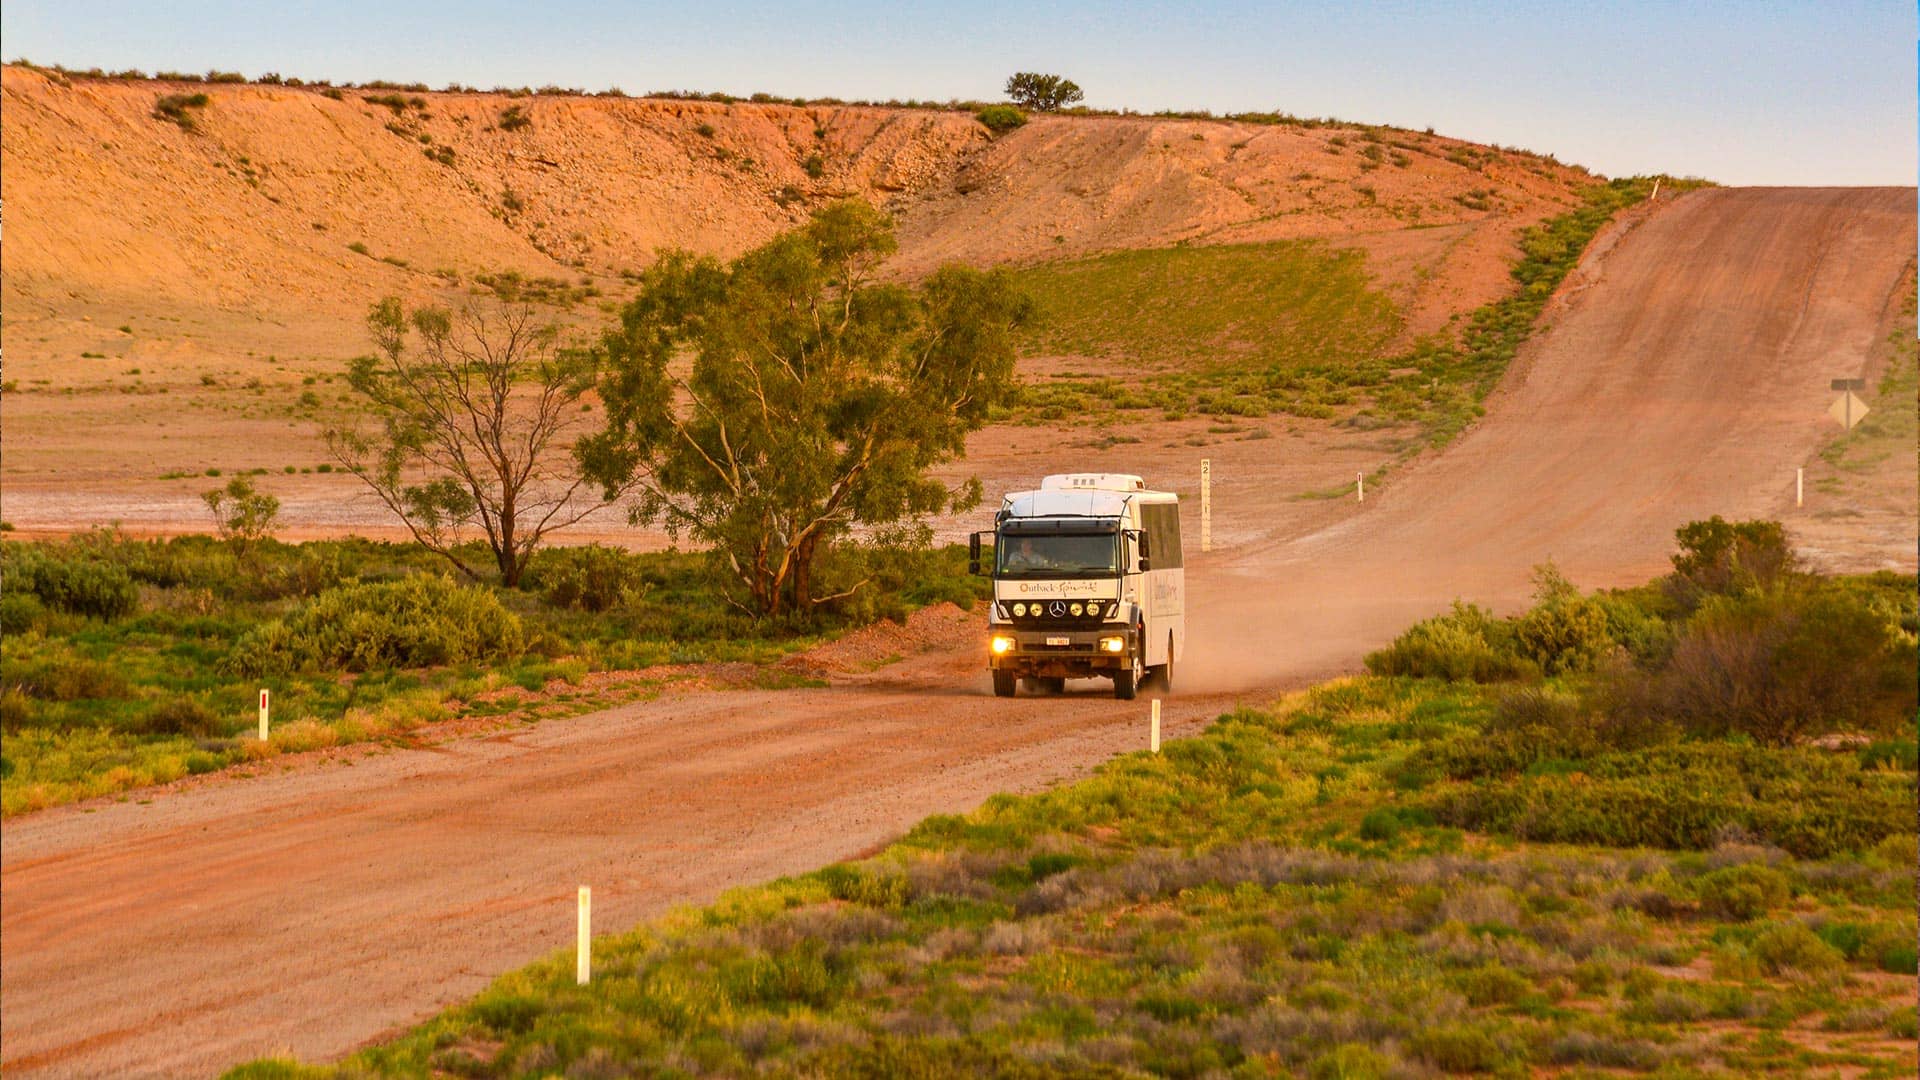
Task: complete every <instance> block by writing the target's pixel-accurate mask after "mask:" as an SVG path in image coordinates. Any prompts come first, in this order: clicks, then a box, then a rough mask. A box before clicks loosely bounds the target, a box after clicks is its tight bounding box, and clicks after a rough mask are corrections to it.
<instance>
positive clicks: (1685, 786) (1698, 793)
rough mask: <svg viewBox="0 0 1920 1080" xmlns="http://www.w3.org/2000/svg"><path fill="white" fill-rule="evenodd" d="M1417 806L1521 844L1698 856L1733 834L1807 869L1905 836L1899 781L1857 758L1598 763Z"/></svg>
mask: <svg viewBox="0 0 1920 1080" xmlns="http://www.w3.org/2000/svg"><path fill="white" fill-rule="evenodd" d="M1422 805H1424V806H1426V807H1427V808H1428V809H1429V810H1430V811H1431V812H1432V813H1433V815H1434V817H1435V818H1436V819H1437V820H1438V821H1439V822H1440V823H1441V824H1444V825H1451V826H1454V827H1456V828H1465V829H1476V830H1483V831H1489V832H1499V833H1504V834H1507V835H1510V836H1514V837H1517V838H1519V839H1523V840H1534V841H1546V842H1554V843H1584V844H1606V845H1610V846H1614V847H1663V848H1694V849H1706V848H1711V847H1713V846H1714V845H1715V843H1717V842H1718V840H1719V838H1720V837H1721V836H1722V835H1724V834H1725V832H1726V831H1727V830H1728V829H1738V830H1741V831H1743V832H1745V833H1746V834H1747V835H1749V836H1752V837H1753V838H1755V839H1756V840H1758V841H1760V842H1762V843H1766V844H1771V845H1773V846H1775V847H1779V848H1783V849H1785V850H1786V851H1789V852H1791V853H1793V854H1795V855H1799V856H1802V857H1807V858H1825V857H1828V856H1831V855H1836V854H1839V853H1843V852H1854V851H1864V850H1867V849H1869V848H1872V847H1874V845H1876V844H1879V843H1880V842H1881V841H1883V840H1885V839H1886V838H1887V837H1889V836H1898V835H1904V834H1910V833H1911V832H1912V830H1913V788H1912V783H1911V780H1910V779H1909V778H1908V777H1907V776H1906V775H1905V774H1899V773H1882V772H1863V771H1862V770H1861V769H1860V767H1859V762H1858V761H1856V760H1855V759H1854V758H1852V757H1840V756H1836V755H1833V754H1831V753H1828V752H1827V751H1822V750H1811V749H1794V750H1782V749H1770V748H1767V747H1762V746H1754V745H1743V744H1736V743H1718V742H1697V743H1695V742H1688V743H1679V744H1673V745H1662V746H1653V747H1649V748H1645V749H1640V750H1633V751H1608V752H1604V753H1600V754H1595V755H1592V756H1590V757H1587V758H1585V759H1583V760H1581V761H1580V762H1579V772H1578V775H1573V774H1563V773H1561V772H1558V771H1537V772H1534V773H1531V774H1528V775H1521V776H1511V775H1509V776H1500V777H1490V778H1487V779H1481V780H1478V781H1476V782H1473V783H1467V784H1453V785H1448V786H1446V787H1443V788H1440V789H1437V790H1435V791H1434V792H1432V793H1430V794H1429V795H1427V796H1426V797H1425V798H1424V799H1423V800H1422Z"/></svg>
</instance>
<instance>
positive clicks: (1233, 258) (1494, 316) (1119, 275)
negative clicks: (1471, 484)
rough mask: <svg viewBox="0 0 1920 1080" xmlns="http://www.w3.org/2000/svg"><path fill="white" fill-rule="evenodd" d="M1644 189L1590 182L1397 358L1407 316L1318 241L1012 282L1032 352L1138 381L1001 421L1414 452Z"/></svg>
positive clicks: (1060, 395) (1108, 383)
mask: <svg viewBox="0 0 1920 1080" xmlns="http://www.w3.org/2000/svg"><path fill="white" fill-rule="evenodd" d="M1654 179H1655V178H1653V177H1635V178H1632V179H1624V180H1614V181H1611V182H1608V183H1602V184H1595V185H1593V186H1592V187H1590V188H1588V189H1587V190H1586V192H1585V195H1584V199H1583V201H1582V203H1581V204H1580V205H1579V206H1578V207H1576V208H1575V209H1573V210H1570V211H1568V212H1567V213H1565V214H1563V215H1561V216H1559V217H1555V218H1552V219H1549V220H1547V221H1545V222H1542V223H1541V224H1539V225H1537V226H1534V227H1532V228H1530V229H1527V230H1525V231H1524V232H1523V233H1522V234H1521V237H1520V246H1521V251H1522V255H1521V258H1520V260H1519V261H1518V262H1516V263H1515V265H1514V266H1513V269H1512V277H1513V279H1514V283H1515V291H1514V293H1513V294H1512V295H1509V296H1507V297H1505V298H1502V299H1500V300H1497V301H1494V302H1492V303H1489V304H1487V305H1485V306H1483V307H1481V308H1479V309H1478V310H1476V311H1474V312H1472V313H1471V314H1470V315H1468V316H1467V317H1466V318H1465V320H1464V322H1463V323H1462V325H1461V326H1460V328H1459V329H1458V330H1448V331H1444V332H1441V333H1438V334H1434V335H1430V336H1428V337H1426V338H1423V339H1421V340H1420V341H1418V342H1416V343H1414V345H1413V346H1412V347H1411V348H1410V349H1408V350H1406V351H1405V352H1403V353H1401V354H1399V355H1392V354H1389V353H1387V352H1386V351H1385V350H1386V349H1387V347H1388V345H1389V343H1390V342H1391V341H1392V340H1393V339H1394V338H1395V336H1396V335H1397V334H1398V333H1399V332H1400V329H1401V327H1402V325H1403V321H1402V316H1401V314H1400V313H1399V312H1398V311H1397V310H1395V308H1394V306H1393V304H1392V302H1391V301H1390V300H1389V299H1388V298H1387V297H1386V296H1385V295H1384V294H1382V293H1380V292H1378V291H1376V290H1375V289H1374V288H1373V287H1372V279H1371V277H1370V276H1369V274H1368V273H1367V270H1366V266H1365V261H1364V256H1363V255H1362V254H1361V253H1359V252H1357V251H1350V250H1349V251H1336V250H1333V249H1331V248H1329V247H1327V246H1326V245H1325V244H1324V243H1322V242H1319V241H1278V242H1273V243H1265V244H1239V245H1220V246H1210V247H1172V248H1158V249H1150V250H1138V251H1126V252H1117V253H1114V254H1110V255H1101V256H1097V257H1094V258H1089V259H1081V260H1074V261H1068V262H1059V263H1050V264H1045V265H1041V266H1036V267H1031V268H1028V269H1025V270H1021V271H1018V273H1017V276H1018V278H1019V281H1020V284H1021V286H1022V287H1023V288H1024V289H1026V290H1027V292H1028V293H1029V294H1030V295H1031V296H1033V297H1034V299H1035V301H1036V303H1037V305H1038V309H1039V312H1040V315H1041V318H1039V319H1037V320H1036V321H1035V328H1034V329H1033V330H1032V331H1031V332H1030V336H1029V338H1028V341H1027V344H1026V349H1027V351H1028V352H1030V353H1031V352H1038V353H1043V354H1052V355H1079V356H1091V357H1101V358H1106V359H1112V360H1118V361H1120V362H1122V363H1124V364H1126V365H1130V366H1132V367H1134V368H1136V369H1137V374H1130V375H1127V376H1122V377H1108V378H1098V377H1090V376H1084V375H1072V374H1068V375H1060V376H1056V377H1053V378H1050V379H1045V380H1033V381H1031V382H1030V383H1029V384H1028V385H1027V386H1026V387H1025V388H1024V390H1023V393H1022V395H1021V398H1020V400H1019V402H1018V403H1017V404H1016V405H1015V406H1014V409H1013V413H1012V416H1013V418H1014V419H1017V420H1020V421H1023V422H1028V423H1057V422H1061V421H1075V420H1083V419H1084V420H1085V422H1088V423H1092V422H1095V418H1098V417H1103V416H1107V415H1108V414H1109V413H1110V411H1111V410H1113V409H1121V410H1141V411H1150V412H1157V413H1160V414H1162V415H1164V416H1166V417H1167V418H1169V419H1174V418H1178V417H1182V416H1186V415H1190V414H1196V413H1198V414H1205V415H1208V416H1213V417H1234V416H1270V415H1274V414H1285V415H1291V416H1299V417H1303V418H1307V419H1315V420H1334V421H1338V422H1340V423H1343V424H1347V425H1349V426H1353V427H1357V428H1362V429H1373V428H1381V427H1399V428H1406V429H1408V430H1409V431H1410V432H1411V433H1412V434H1410V435H1409V437H1407V438H1406V439H1404V440H1402V442H1401V445H1400V448H1399V450H1398V456H1399V457H1402V458H1404V457H1407V456H1411V455H1412V454H1414V453H1417V452H1419V451H1420V450H1421V449H1423V448H1424V447H1426V446H1429V445H1437V444H1443V443H1445V442H1447V441H1448V440H1450V439H1452V438H1453V437H1454V436H1455V435H1457V434H1459V432H1461V431H1463V430H1465V428H1466V427H1467V425H1469V424H1471V423H1472V422H1473V421H1474V419H1476V418H1477V417H1478V416H1480V414H1481V412H1482V408H1481V402H1482V401H1483V400H1484V399H1485V397H1486V395H1487V394H1488V393H1489V392H1491V391H1492V389H1493V388H1494V386H1495V385H1497V384H1498V382H1499V380H1500V377H1501V375H1502V374H1504V373H1505V371H1506V369H1507V365H1508V364H1509V363H1511V362H1512V360H1513V357H1514V355H1515V354H1516V353H1517V351H1518V350H1519V347H1520V345H1521V343H1522V342H1524V341H1525V340H1526V338H1527V335H1528V334H1530V333H1531V332H1532V329H1533V324H1534V321H1535V320H1536V319H1537V318H1538V316H1539V314H1540V312H1541V310H1542V309H1543V308H1544V307H1545V305H1546V301H1547V298H1548V297H1549V296H1550V295H1552V293H1553V290H1554V289H1555V288H1557V287H1558V286H1559V284H1560V282H1561V280H1562V279H1563V278H1565V276H1566V275H1567V273H1568V271H1570V270H1572V269H1573V267H1574V265H1575V264H1576V263H1577V262H1578V261H1579V258H1580V254H1581V253H1582V252H1583V251H1584V250H1585V249H1586V246H1587V243H1588V242H1589V241H1590V240H1592V238H1593V236H1594V235H1595V234H1596V233H1597V232H1599V230H1600V228H1601V227H1602V226H1603V225H1605V224H1606V223H1607V222H1608V221H1610V220H1611V219H1612V218H1613V216H1614V215H1615V214H1616V213H1618V212H1619V211H1620V210H1622V209H1625V208H1626V207H1628V206H1631V205H1633V204H1634V203H1637V202H1639V201H1640V200H1642V199H1644V198H1645V197H1646V196H1647V195H1648V194H1649V193H1650V192H1651V190H1652V188H1653V184H1654ZM1662 179H1663V181H1664V182H1665V183H1666V184H1667V186H1668V187H1669V188H1672V187H1674V185H1675V184H1676V181H1674V180H1672V179H1671V178H1662ZM1677 183H1679V184H1680V185H1681V186H1686V185H1688V184H1696V185H1697V183H1698V182H1697V181H1694V182H1690V181H1679V182H1677Z"/></svg>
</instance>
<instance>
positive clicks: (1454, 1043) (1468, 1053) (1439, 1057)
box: [1412, 1024, 1509, 1073]
mask: <svg viewBox="0 0 1920 1080" xmlns="http://www.w3.org/2000/svg"><path fill="white" fill-rule="evenodd" d="M1412 1047H1413V1052H1414V1054H1415V1055H1417V1056H1418V1057H1420V1058H1421V1059H1422V1060H1424V1061H1426V1062H1427V1063H1428V1064H1430V1065H1432V1066H1433V1067H1435V1068H1437V1069H1440V1070H1442V1071H1444V1072H1450V1073H1470V1072H1491V1071H1493V1070H1495V1069H1498V1068H1500V1067H1501V1066H1503V1065H1507V1064H1509V1062H1508V1058H1507V1053H1506V1051H1505V1050H1503V1049H1502V1048H1501V1046H1500V1043H1499V1042H1498V1041H1496V1040H1495V1039H1494V1037H1493V1036H1492V1035H1491V1034H1489V1033H1488V1032H1487V1031H1485V1030H1484V1029H1482V1028H1480V1027H1478V1026H1474V1025H1470V1024H1447V1025H1441V1026H1435V1027H1430V1028H1426V1029H1424V1030H1422V1031H1420V1032H1417V1033H1416V1034H1415V1035H1414V1037H1413V1043H1412Z"/></svg>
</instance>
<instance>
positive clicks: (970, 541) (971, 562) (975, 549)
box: [967, 533, 985, 577]
mask: <svg viewBox="0 0 1920 1080" xmlns="http://www.w3.org/2000/svg"><path fill="white" fill-rule="evenodd" d="M967 573H969V574H972V575H973V576H974V577H983V576H985V575H983V574H981V573H980V534H979V533H974V534H973V535H972V536H970V537H968V538H967Z"/></svg>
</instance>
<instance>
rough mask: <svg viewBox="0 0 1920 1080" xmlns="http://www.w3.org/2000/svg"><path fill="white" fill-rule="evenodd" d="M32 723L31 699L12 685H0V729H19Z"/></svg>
mask: <svg viewBox="0 0 1920 1080" xmlns="http://www.w3.org/2000/svg"><path fill="white" fill-rule="evenodd" d="M31 723H33V700H32V699H31V698H29V697H27V695H26V694H24V693H22V692H21V691H20V690H19V689H17V688H15V687H12V686H0V729H4V730H6V731H19V730H20V729H21V728H23V727H26V726H27V725H29V724H31Z"/></svg>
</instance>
